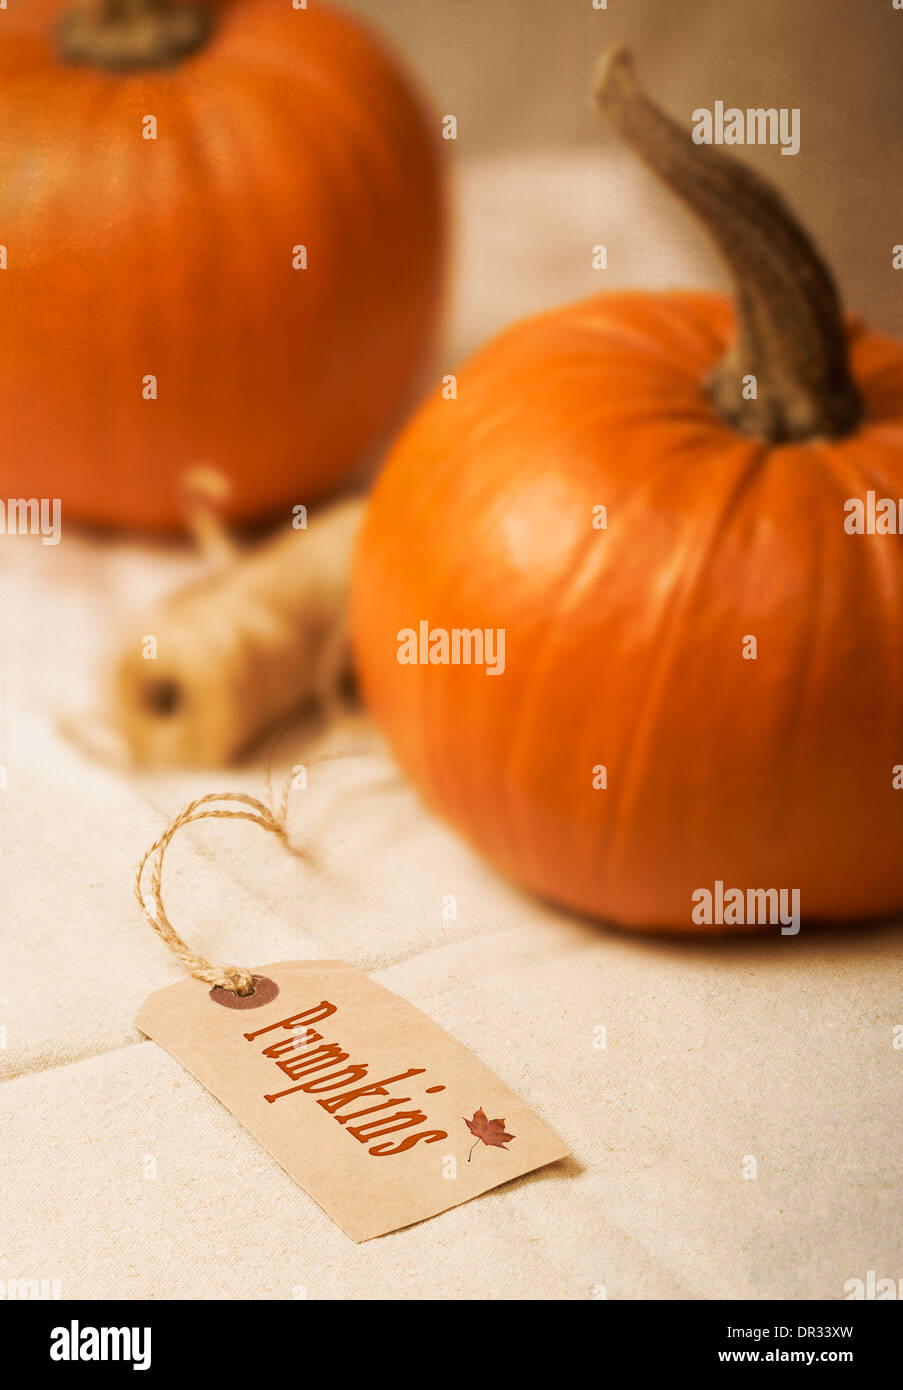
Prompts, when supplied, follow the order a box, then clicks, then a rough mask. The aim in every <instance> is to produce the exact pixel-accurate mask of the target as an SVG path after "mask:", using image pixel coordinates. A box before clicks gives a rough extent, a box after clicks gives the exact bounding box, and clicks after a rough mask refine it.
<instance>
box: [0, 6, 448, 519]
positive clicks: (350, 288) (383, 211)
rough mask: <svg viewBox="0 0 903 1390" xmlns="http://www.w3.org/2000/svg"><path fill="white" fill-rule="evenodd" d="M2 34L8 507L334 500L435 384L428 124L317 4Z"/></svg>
mask: <svg viewBox="0 0 903 1390" xmlns="http://www.w3.org/2000/svg"><path fill="white" fill-rule="evenodd" d="M2 30H3V32H2V37H0V242H2V245H3V250H2V252H0V433H2V450H0V493H2V495H3V496H21V495H25V496H35V495H36V496H49V497H54V496H59V497H61V498H62V511H63V518H64V521H65V519H66V518H69V519H79V520H83V521H87V522H96V523H102V524H112V525H122V526H131V527H137V528H142V529H148V530H166V529H170V528H173V527H176V526H178V525H179V524H180V522H181V519H182V514H183V498H182V496H181V491H180V486H179V484H180V480H181V478H182V476H183V474H184V471H185V469H186V467H188V466H189V465H192V464H195V463H197V462H199V461H200V462H204V463H208V464H211V465H212V466H214V467H215V468H217V469H218V470H219V471H220V472H221V473H223V474H225V475H226V477H227V478H228V480H229V481H230V483H231V501H230V503H228V504H227V506H226V508H225V509H224V510H225V514H226V515H227V516H230V517H231V518H232V519H235V520H244V521H249V522H250V521H255V520H257V519H260V518H264V517H266V516H268V515H273V514H277V513H278V512H279V511H282V512H283V513H284V514H285V515H288V514H289V512H288V509H289V508H290V507H291V505H292V504H294V503H305V504H306V503H308V502H310V501H312V500H314V499H316V497H317V496H319V495H322V494H325V493H327V492H328V491H329V490H330V489H331V488H333V487H334V485H336V484H337V483H339V482H340V481H341V480H342V478H343V476H345V475H347V474H348V472H349V470H350V469H351V468H352V467H354V466H355V465H357V464H359V463H360V461H361V456H362V454H364V453H365V451H366V450H367V449H368V448H370V447H371V446H372V445H373V444H374V442H375V441H376V440H377V439H378V438H379V437H380V436H381V435H383V434H384V433H385V432H387V431H388V430H389V429H390V428H391V427H392V426H393V424H394V423H395V422H396V420H397V417H398V416H399V414H400V412H401V411H402V410H403V408H404V407H405V405H406V404H407V403H408V400H409V396H410V393H411V391H412V389H413V387H414V382H415V377H416V375H417V373H418V371H419V370H421V369H422V365H423V361H424V356H425V352H426V349H427V347H428V345H429V340H430V336H431V330H432V327H433V323H434V318H435V311H436V308H437V297H438V290H439V279H440V262H441V244H442V236H441V195H440V186H439V178H438V158H437V150H438V132H437V131H436V130H431V129H430V126H429V120H428V117H426V116H425V115H424V113H423V112H422V111H421V109H420V106H419V104H418V101H417V99H416V98H415V96H414V95H413V94H412V92H411V91H410V90H409V88H408V85H407V82H406V80H405V79H404V77H403V76H402V74H401V73H400V72H399V71H398V70H397V68H396V67H395V65H394V63H393V62H391V61H390V60H389V59H388V58H387V56H386V55H385V54H384V53H383V52H382V51H381V50H380V49H379V48H378V47H377V46H376V44H375V43H374V41H373V40H372V39H371V38H370V37H369V36H368V35H367V34H366V33H365V32H364V31H363V30H362V29H360V28H359V27H358V25H357V24H356V23H355V22H354V21H352V20H351V19H349V18H346V17H343V16H341V15H339V14H337V13H335V12H333V11H331V10H329V9H325V8H323V7H322V6H321V5H319V4H317V5H316V6H315V7H314V6H312V7H311V8H310V9H309V10H308V9H307V8H305V7H303V6H301V7H298V8H294V7H293V6H292V4H291V0H235V2H234V3H229V4H227V3H218V4H211V5H206V6H204V5H201V4H195V3H191V4H187V3H175V0H174V3H172V4H168V3H166V0H92V2H91V4H90V5H85V4H81V5H79V4H78V3H77V0H28V3H27V4H22V5H20V4H18V3H16V4H13V3H10V5H9V8H8V10H6V11H5V12H4V13H3V15H2Z"/></svg>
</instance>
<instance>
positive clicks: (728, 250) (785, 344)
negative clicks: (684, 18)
mask: <svg viewBox="0 0 903 1390" xmlns="http://www.w3.org/2000/svg"><path fill="white" fill-rule="evenodd" d="M595 95H596V101H597V103H598V105H599V107H600V108H601V110H602V111H604V112H605V114H606V115H607V116H608V117H609V119H610V120H611V122H612V124H613V126H614V127H615V129H616V130H617V131H618V133H619V134H620V135H621V136H622V137H623V138H624V140H626V142H627V143H628V144H629V145H630V146H631V148H632V149H633V150H634V151H635V152H636V153H637V154H638V155H639V156H640V158H641V159H642V160H643V161H644V162H645V163H646V164H647V165H648V167H649V168H650V169H651V170H652V171H653V172H654V173H655V174H657V175H658V177H659V178H660V179H661V180H662V181H663V182H664V183H665V184H666V185H667V187H668V188H669V189H670V190H671V191H672V192H673V193H675V194H676V195H677V196H678V197H679V198H681V199H682V200H683V202H685V203H686V204H687V205H688V206H689V207H690V208H691V209H692V211H693V212H694V213H696V215H697V217H698V218H699V219H700V221H701V222H702V224H703V225H704V227H705V228H706V230H707V231H708V232H709V234H710V236H711V237H712V239H713V240H714V241H715V243H716V245H717V246H718V248H719V250H720V251H721V254H722V255H723V257H724V259H725V261H726V262H727V265H728V267H729V269H730V271H731V273H732V276H733V279H734V282H735V286H736V299H737V336H736V341H735V343H734V345H733V347H732V348H731V350H730V352H729V353H728V354H727V356H726V357H725V359H724V360H723V361H722V362H721V363H720V364H719V366H718V367H717V368H716V370H715V372H714V373H713V375H712V378H711V380H710V382H709V389H710V394H711V399H712V402H713V404H714V406H715V409H716V410H717V411H718V413H719V414H720V415H721V417H722V418H723V419H725V420H726V421H728V422H729V423H730V424H731V425H732V426H733V427H734V428H736V429H737V430H739V431H740V432H741V433H743V434H749V435H756V436H758V437H760V438H763V439H767V440H769V441H771V442H773V443H779V442H781V441H783V440H790V439H795V440H799V439H811V438H815V437H818V436H821V437H828V438H835V437H839V436H841V435H845V434H849V433H850V432H851V431H853V430H854V429H855V428H856V426H857V425H858V423H859V421H860V419H861V418H862V400H861V397H860V395H859V392H858V390H857V388H856V384H855V382H854V381H853V377H852V375H851V372H850V366H849V360H848V354H847V337H846V332H845V330H844V322H843V312H842V309H841V305H840V299H839V296H838V293H837V290H836V288H835V285H834V281H833V278H832V276H831V273H830V271H829V270H828V268H827V266H826V265H825V264H824V262H823V261H822V259H821V257H820V256H819V254H818V252H817V251H816V249H815V247H814V246H813V244H812V242H811V241H810V239H809V237H808V236H807V234H806V233H805V232H804V231H803V229H802V227H801V226H800V225H799V223H798V222H797V221H796V219H795V218H794V216H793V214H792V213H791V212H790V209H789V208H788V207H787V205H786V204H785V203H784V201H783V199H782V198H781V196H780V195H779V194H778V192H777V191H776V190H775V189H774V188H772V186H771V185H770V184H769V183H767V182H766V180H765V179H763V178H761V177H760V176H759V175H758V174H756V173H754V172H753V171H752V170H751V169H750V168H748V167H747V166H746V165H744V164H741V163H740V161H739V160H737V159H735V158H733V157H732V156H731V155H728V154H726V153H724V152H723V151H722V150H721V149H716V148H715V147H713V146H711V145H697V144H694V142H693V140H692V138H691V136H690V134H689V133H688V132H687V131H685V130H684V129H682V127H681V126H679V125H678V124H677V122H676V121H673V120H671V118H670V117H669V116H667V115H665V113H664V112H663V111H662V110H661V109H660V108H659V107H658V106H656V105H655V103H654V102H652V101H650V99H649V98H648V97H647V96H646V95H645V93H644V92H643V91H642V90H641V89H640V86H639V84H638V82H637V80H636V76H635V74H634V68H633V62H632V59H631V57H630V55H629V53H627V52H626V51H625V50H624V49H621V48H618V49H615V50H614V51H613V52H611V53H609V54H607V55H606V56H605V58H604V59H603V62H602V64H601V66H600V68H599V71H598V73H597V77H596V82H595ZM750 376H752V377H754V378H755V382H756V386H755V390H756V395H755V398H754V399H750V400H747V399H744V392H743V384H744V380H743V379H744V378H745V377H750Z"/></svg>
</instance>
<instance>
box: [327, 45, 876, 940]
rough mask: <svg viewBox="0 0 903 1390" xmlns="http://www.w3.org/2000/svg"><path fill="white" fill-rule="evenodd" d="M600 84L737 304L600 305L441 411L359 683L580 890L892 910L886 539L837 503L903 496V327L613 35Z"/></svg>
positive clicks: (520, 851)
mask: <svg viewBox="0 0 903 1390" xmlns="http://www.w3.org/2000/svg"><path fill="white" fill-rule="evenodd" d="M598 97H599V100H600V103H601V104H602V106H603V107H604V108H605V109H606V111H607V112H608V113H609V115H610V116H611V117H612V118H613V120H614V121H615V123H616V125H617V126H618V128H619V129H620V131H621V133H622V134H623V135H624V136H625V137H626V138H627V139H628V141H629V142H630V143H631V144H632V145H633V147H634V148H635V149H636V150H637V151H638V152H639V153H640V154H641V155H642V156H643V157H644V158H645V159H646V160H647V161H648V163H649V164H650V165H651V166H652V167H653V168H654V169H655V170H656V171H657V172H658V173H659V174H660V175H661V176H662V177H663V178H664V179H665V180H666V181H667V183H668V184H669V185H670V186H671V187H672V189H673V190H674V191H676V192H677V193H678V194H679V195H680V196H682V197H683V198H684V199H685V200H686V201H687V202H688V203H689V204H690V205H691V206H692V207H693V208H694V209H695V210H696V211H697V212H698V213H699V215H700V216H701V217H702V218H703V220H704V221H705V223H706V224H707V225H708V226H709V228H710V229H711V230H712V231H713V233H714V234H715V236H716V237H717V240H718V242H719V245H720V246H721V248H722V250H723V251H724V253H725V255H726V257H727V259H728V261H729V263H730V265H731V267H732V269H733V271H734V274H735V277H736V279H737V284H738V289H739V304H738V314H737V315H736V316H735V314H734V313H733V312H732V310H731V307H730V304H729V302H728V301H727V300H725V299H724V298H723V297H721V296H719V295H710V294H702V293H667V294H659V293H655V294H651V293H650V294H641V293H616V294H611V295H601V296H599V297H597V298H594V299H591V300H589V301H587V302H586V303H581V304H577V305H575V306H572V307H569V308H564V309H561V310H558V311H555V312H552V313H547V314H544V315H543V316H542V317H539V318H535V319H533V320H531V321H529V322H526V323H523V324H520V325H518V326H516V327H514V328H512V329H510V330H509V331H507V332H505V333H503V334H502V336H501V337H500V338H498V339H497V340H496V341H495V342H493V343H492V344H490V345H489V346H488V347H486V348H485V349H484V350H483V351H481V352H480V353H479V354H478V355H477V356H476V357H475V358H474V359H473V360H472V361H470V362H469V363H468V364H467V365H466V366H465V367H464V368H463V369H462V370H461V371H460V373H459V376H458V398H457V400H454V401H451V400H446V399H444V398H442V396H441V395H440V394H437V395H436V396H434V397H433V398H432V399H431V400H429V401H428V403H427V404H426V405H425V407H424V408H423V409H422V410H421V412H420V413H419V414H418V415H417V417H416V418H415V419H414V421H413V423H412V424H411V425H410V426H409V428H408V429H407V431H406V432H405V434H404V435H403V437H402V438H401V440H400V442H399V443H398V445H397V448H396V449H395V451H394V453H393V454H392V456H391V457H390V460H389V462H388V464H387V466H386V468H385V470H384V472H383V473H382V475H381V477H380V478H379V480H378V483H377V486H376V489H375V492H374V495H373V498H372V502H371V505H370V508H369V514H368V518H367V521H366V524H365V528H364V531H363V533H362V538H361V542H360V546H359V552H358V555H357V563H356V575H355V585H354V627H355V634H356V650H357V659H358V665H359V669H360V673H361V678H362V683H363V688H364V692H365V694H366V697H367V699H368V701H369V704H370V706H371V708H372V710H373V711H374V713H375V715H376V718H377V720H378V721H379V723H380V724H381V725H382V728H383V729H384V731H385V732H386V734H387V735H388V738H389V740H390V742H391V745H392V747H393V749H394V751H395V753H396V755H397V757H398V760H399V762H400V764H401V766H402V768H403V769H404V770H405V771H406V772H407V773H408V774H409V776H410V777H411V779H412V780H413V781H414V783H415V784H416V785H417V786H418V787H419V788H420V789H421V790H422V791H423V793H424V794H425V796H426V797H427V798H428V799H429V801H430V802H431V803H432V804H433V805H434V806H435V807H436V808H437V809H438V810H439V811H440V812H441V813H442V814H443V815H445V816H446V817H448V818H449V819H450V820H451V821H452V822H453V823H454V824H455V825H456V826H458V827H460V828H461V830H463V831H464V832H465V833H466V834H467V835H468V836H469V837H470V839H471V840H472V841H473V842H474V843H475V844H476V845H477V846H479V847H480V848H481V849H482V850H484V851H485V853H486V854H487V855H489V856H491V857H492V859H494V860H495V861H496V862H497V863H498V864H499V865H500V866H501V867H502V868H503V869H504V870H506V871H507V872H508V873H509V874H511V875H512V876H515V877H516V878H518V879H520V880H521V881H522V882H524V883H525V884H527V885H528V886H529V887H531V888H532V889H535V890H536V891H537V892H538V893H540V894H543V895H545V896H548V897H549V898H552V899H554V900H557V901H558V902H560V903H564V904H567V905H569V906H571V907H572V908H576V909H578V910H581V911H583V912H586V913H591V914H595V915H598V916H600V917H603V918H606V919H610V920H614V921H616V922H619V923H623V924H626V925H628V926H631V927H636V928H667V929H677V930H685V931H694V930H706V929H707V927H708V926H709V924H708V923H706V922H704V921H700V920H698V919H697V920H694V894H696V892H697V890H700V889H705V890H708V891H709V892H710V893H711V894H712V895H713V896H715V895H716V893H717V890H716V884H717V883H718V882H719V881H720V882H721V883H722V884H723V885H724V892H725V893H727V892H728V890H729V889H732V888H734V887H736V888H739V889H740V890H741V891H742V892H743V893H744V896H745V894H746V893H747V892H748V890H752V889H756V888H772V889H778V890H779V889H781V888H785V889H787V890H789V891H792V890H793V889H797V890H799V893H800V899H799V903H800V910H801V913H802V915H803V917H804V918H819V919H849V918H863V917H869V916H874V915H876V914H877V915H880V914H888V913H893V912H899V911H900V910H901V909H903V855H901V852H900V846H901V842H903V788H901V781H903V777H901V764H903V549H901V542H900V539H899V537H898V536H896V535H894V534H850V531H851V530H852V529H854V527H855V522H854V523H853V526H852V527H851V526H850V520H851V518H852V517H853V516H854V513H855V512H857V511H858V509H857V508H853V507H850V506H849V502H850V499H860V500H861V501H862V502H863V504H864V505H865V506H866V507H867V505H868V493H869V492H872V493H874V494H876V497H877V498H884V497H887V498H891V499H898V498H901V497H903V345H901V344H900V343H899V342H895V341H891V340H889V339H887V338H883V337H880V336H878V335H876V334H874V333H872V332H868V331H866V330H865V329H864V328H862V327H859V326H856V325H853V324H849V325H845V323H844V320H843V318H842V315H841V313H840V310H839V307H838V303H837V298H836V294H835V291H834V287H833V283H832V281H831V279H830V276H829V275H828V273H827V271H826V270H825V268H824V266H823V265H822V263H821V262H820V260H819V259H818V257H817V255H816V253H815V251H814V249H813V248H812V246H811V243H810V242H809V241H808V238H806V236H805V235H804V234H803V233H802V232H801V230H800V229H799V227H798V226H797V225H796V223H795V222H794V221H793V219H792V217H791V216H790V214H789V212H788V210H787V209H786V207H785V206H784V204H783V203H782V202H781V200H780V199H779V198H778V197H777V195H776V194H775V193H774V192H773V191H772V190H771V189H770V188H769V187H768V186H767V185H766V184H765V183H764V182H763V181H762V180H760V179H759V178H758V177H756V176H754V175H753V174H752V173H751V172H750V171H749V170H748V169H746V168H745V167H744V166H742V165H741V164H739V163H738V162H737V161H735V160H734V159H733V158H731V157H729V156H728V155H727V154H726V153H723V152H722V151H720V150H717V149H714V148H711V147H707V146H697V145H694V144H693V143H692V142H691V140H690V139H689V138H688V136H687V135H686V133H685V132H683V131H682V130H680V128H679V127H677V126H676V125H675V124H674V123H672V122H671V121H670V120H669V119H668V118H667V117H665V116H664V115H663V114H662V113H661V112H660V111H659V110H658V109H657V108H656V107H655V106H654V105H653V104H652V103H651V102H650V101H649V100H648V99H647V98H646V97H645V96H644V95H643V94H642V93H641V92H640V90H639V89H638V87H637V85H636V83H635V80H634V79H633V75H632V69H631V67H630V64H629V61H628V59H627V57H626V56H625V55H623V54H618V55H617V56H616V57H615V59H614V60H613V61H611V62H610V63H609V64H608V65H607V66H606V67H605V68H604V70H603V72H602V76H601V77H600V82H599V87H598ZM719 364H720V365H719ZM753 378H755V380H754V381H753ZM873 501H874V499H873ZM600 507H604V508H605V509H606V511H605V512H603V511H600V510H597V509H598V508H600ZM889 510H890V509H885V512H886V514H887V515H889ZM900 511H901V512H903V505H901V507H900ZM603 521H605V522H607V524H606V525H605V526H604V528H603V526H602V522H603ZM885 525H886V527H887V528H888V529H889V526H890V523H889V521H886V522H885ZM420 622H425V623H426V624H428V629H427V645H426V646H425V647H421V646H420V644H419V632H418V645H417V648H416V652H417V653H418V661H419V654H420V653H421V652H423V653H425V654H426V656H427V664H407V658H408V657H409V656H411V654H412V652H413V651H414V648H407V647H405V648H403V647H402V643H401V641H400V638H401V634H402V633H403V632H404V630H406V629H413V630H415V632H417V631H418V629H419V624H420ZM456 629H457V630H459V631H463V630H471V631H473V630H474V629H488V630H490V633H491V632H492V631H493V630H497V629H503V630H504V633H505V660H504V671H503V672H502V673H496V674H491V673H490V671H489V669H488V667H487V665H485V664H484V665H483V666H482V667H481V666H479V665H476V664H471V665H467V664H463V661H464V657H465V653H466V652H467V651H468V644H469V642H470V640H472V639H468V641H467V642H465V640H464V639H463V638H462V639H459V642H458V646H457V654H458V657H459V661H460V662H461V664H457V665H455V664H447V665H446V664H435V665H434V664H430V663H429V652H430V650H431V648H432V649H434V650H435V653H436V657H437V659H439V658H441V657H442V655H443V648H442V641H441V640H440V639H441V633H442V631H445V632H446V633H449V634H452V637H453V635H454V633H455V630H456ZM430 633H432V634H433V637H432V638H430V637H429V634H430ZM750 639H755V640H754V642H751V641H750ZM404 641H405V643H407V641H408V637H407V635H406V636H405V639H404ZM402 653H403V660H404V663H405V664H403V663H402V661H400V660H399V656H400V655H402ZM446 654H448V655H450V656H451V658H452V661H453V659H454V654H455V648H454V646H450V647H449V649H448V652H447V653H446ZM469 654H470V655H471V657H475V656H476V655H478V654H479V653H478V651H477V648H476V646H473V647H470V650H469ZM493 656H494V658H496V659H497V656H498V651H497V648H495V649H494V651H493ZM484 657H485V652H484ZM695 901H696V903H697V904H698V902H699V901H700V900H699V899H696V900H695ZM699 916H700V917H701V916H702V914H699ZM736 916H737V913H736V911H734V912H732V913H731V914H730V916H728V917H726V920H725V922H724V924H723V925H725V926H727V927H730V926H731V925H732V922H731V917H736ZM711 925H712V926H716V925H719V924H717V923H715V922H713V923H712V924H711ZM738 925H739V923H738ZM744 925H749V922H748V920H747V921H746V922H745V923H744ZM772 929H774V928H772Z"/></svg>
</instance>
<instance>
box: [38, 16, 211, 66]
mask: <svg viewBox="0 0 903 1390" xmlns="http://www.w3.org/2000/svg"><path fill="white" fill-rule="evenodd" d="M213 27H214V18H213V13H212V11H211V10H209V9H207V8H206V7H205V6H203V5H200V4H195V3H190V0H189V2H188V3H183V0H176V2H175V3H172V4H170V3H169V0H76V3H75V4H74V5H73V6H72V9H71V10H69V12H68V13H67V14H65V15H63V17H62V19H61V20H60V22H59V25H58V26H57V42H58V45H59V51H60V54H61V56H62V57H63V59H64V60H65V61H66V62H68V63H86V64H88V65H89V66H91V67H99V68H112V69H114V70H115V71H117V72H129V71H132V70H133V69H137V68H167V67H172V66H173V65H174V64H175V63H178V62H181V60H182V59H183V58H187V57H188V56H189V54H191V53H195V52H196V51H197V50H198V49H199V48H203V46H204V44H206V42H207V40H208V39H209V37H210V35H211V33H212V31H213Z"/></svg>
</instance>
